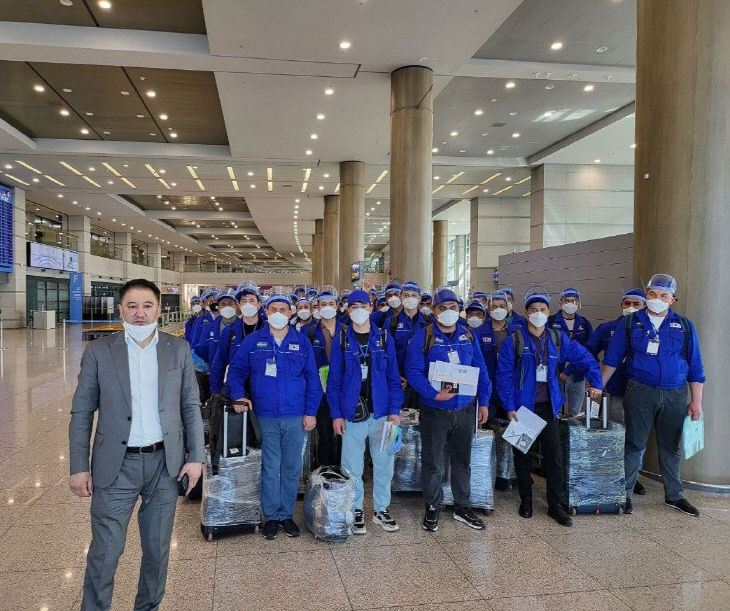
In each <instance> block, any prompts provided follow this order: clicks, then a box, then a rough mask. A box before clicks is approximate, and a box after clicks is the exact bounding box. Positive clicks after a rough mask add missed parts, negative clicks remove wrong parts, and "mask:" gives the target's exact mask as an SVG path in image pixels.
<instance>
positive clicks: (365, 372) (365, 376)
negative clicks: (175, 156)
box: [360, 365, 368, 380]
mask: <svg viewBox="0 0 730 611" xmlns="http://www.w3.org/2000/svg"><path fill="white" fill-rule="evenodd" d="M360 379H361V380H367V379H368V366H367V365H360Z"/></svg>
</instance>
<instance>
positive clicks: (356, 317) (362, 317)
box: [350, 308, 370, 325]
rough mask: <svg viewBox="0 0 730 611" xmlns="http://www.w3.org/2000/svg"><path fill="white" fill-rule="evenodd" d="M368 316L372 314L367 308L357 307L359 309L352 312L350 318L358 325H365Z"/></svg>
mask: <svg viewBox="0 0 730 611" xmlns="http://www.w3.org/2000/svg"><path fill="white" fill-rule="evenodd" d="M368 318H370V314H368V311H367V310H366V309H365V308H357V310H353V311H352V312H350V320H352V322H354V323H355V324H356V325H364V324H365V323H366V322H367V320H368Z"/></svg>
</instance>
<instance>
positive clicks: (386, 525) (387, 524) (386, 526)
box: [373, 509, 400, 532]
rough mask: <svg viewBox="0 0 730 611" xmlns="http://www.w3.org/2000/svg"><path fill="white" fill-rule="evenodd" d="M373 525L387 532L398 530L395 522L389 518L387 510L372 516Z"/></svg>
mask: <svg viewBox="0 0 730 611" xmlns="http://www.w3.org/2000/svg"><path fill="white" fill-rule="evenodd" d="M373 524H377V525H378V526H380V528H382V529H383V530H387V531H388V532H393V531H396V530H398V529H399V528H400V527H399V526H398V525H397V524H396V523H395V520H394V519H393V518H391V517H390V514H389V513H388V510H387V509H383V511H376V512H375V515H373Z"/></svg>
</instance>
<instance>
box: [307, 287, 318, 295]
mask: <svg viewBox="0 0 730 611" xmlns="http://www.w3.org/2000/svg"><path fill="white" fill-rule="evenodd" d="M316 294H317V289H316V288H314V287H313V286H310V287H309V288H308V289H307V297H314V296H315V295H316Z"/></svg>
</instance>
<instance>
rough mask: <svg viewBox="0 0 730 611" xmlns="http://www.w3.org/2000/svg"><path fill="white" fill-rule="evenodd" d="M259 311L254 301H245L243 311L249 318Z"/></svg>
mask: <svg viewBox="0 0 730 611" xmlns="http://www.w3.org/2000/svg"><path fill="white" fill-rule="evenodd" d="M258 311H259V309H258V308H257V307H256V306H255V305H254V304H252V303H244V304H243V305H242V306H241V313H242V314H243V315H244V316H247V317H248V318H250V317H251V316H256V312H258Z"/></svg>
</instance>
